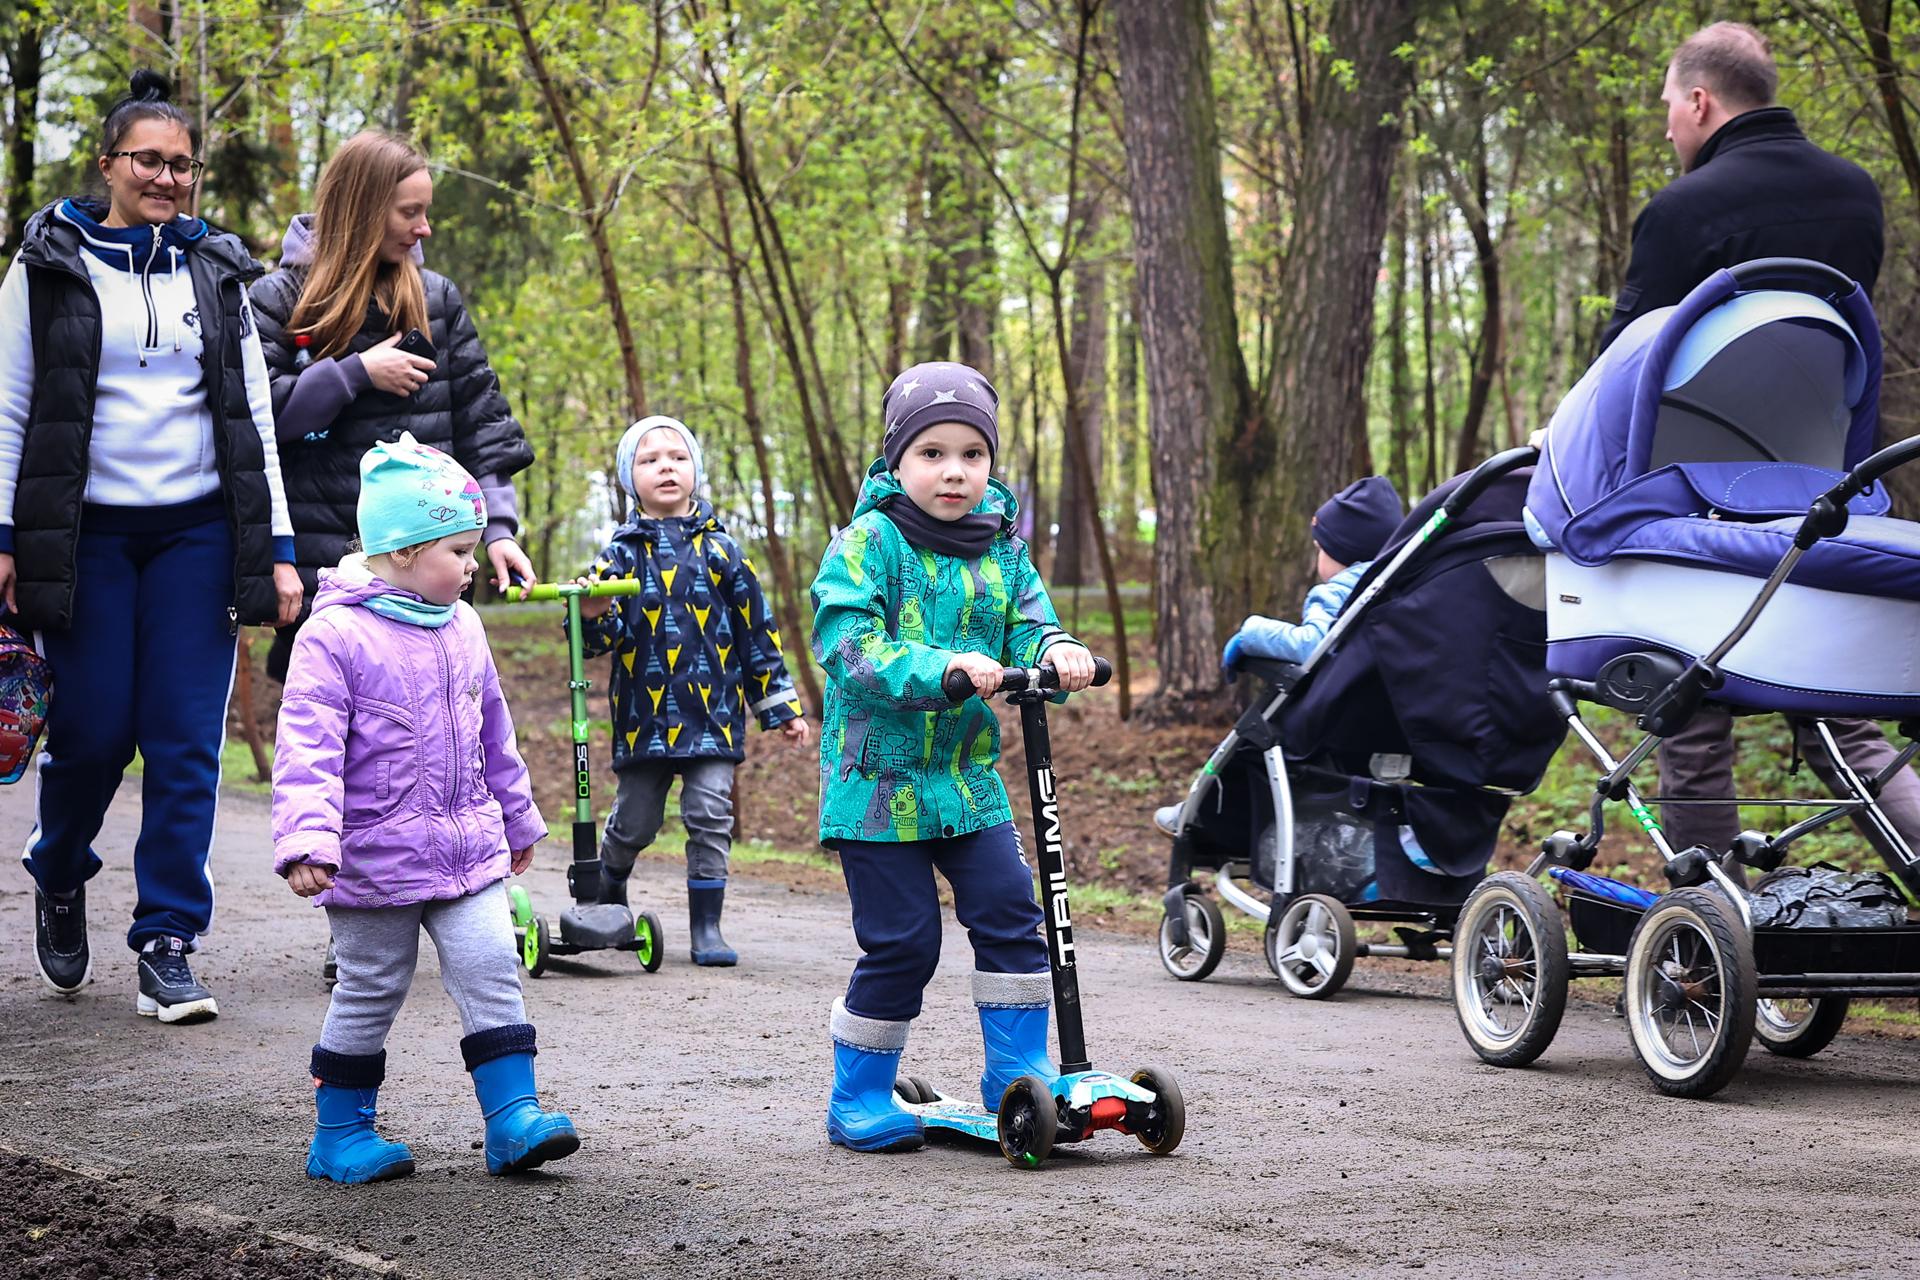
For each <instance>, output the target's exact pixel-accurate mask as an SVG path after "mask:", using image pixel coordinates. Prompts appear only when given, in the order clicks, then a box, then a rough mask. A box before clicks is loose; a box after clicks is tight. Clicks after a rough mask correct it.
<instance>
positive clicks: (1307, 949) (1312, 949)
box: [1161, 449, 1565, 996]
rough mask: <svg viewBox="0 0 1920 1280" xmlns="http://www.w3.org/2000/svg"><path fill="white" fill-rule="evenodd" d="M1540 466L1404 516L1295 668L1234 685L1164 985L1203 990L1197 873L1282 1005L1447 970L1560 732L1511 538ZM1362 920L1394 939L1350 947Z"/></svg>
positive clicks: (1207, 909)
mask: <svg viewBox="0 0 1920 1280" xmlns="http://www.w3.org/2000/svg"><path fill="white" fill-rule="evenodd" d="M1536 456H1537V454H1536V452H1535V451H1534V450H1532V449H1518V450H1513V451H1511V452H1509V453H1506V454H1502V455H1500V456H1499V457H1497V458H1494V459H1491V460H1489V461H1488V462H1487V463H1484V464H1482V466H1480V467H1479V468H1477V469H1476V470H1475V471H1473V472H1471V473H1469V474H1468V475H1466V476H1462V477H1457V478H1456V479H1454V480H1452V481H1449V482H1448V483H1447V484H1445V485H1443V486H1441V487H1440V488H1439V489H1437V490H1436V491H1435V492H1434V493H1432V494H1430V495H1429V496H1428V497H1427V498H1426V500H1424V501H1423V502H1422V503H1420V504H1419V505H1418V506H1416V507H1415V509H1414V511H1413V512H1412V514H1410V515H1409V516H1408V517H1407V519H1406V520H1405V521H1404V522H1403V523H1402V525H1401V526H1400V529H1399V530H1398V531H1397V532H1396V533H1395V535H1394V537H1393V538H1392V539H1391V540H1390V541H1389V543H1388V545H1387V548H1386V549H1385V550H1384V551H1383V552H1382V554H1381V556H1380V558H1379V559H1378V560H1377V561H1375V563H1374V566H1373V568H1372V569H1371V570H1369V572H1368V573H1367V574H1366V575H1365V576H1364V577H1363V578H1362V579H1361V581H1360V582H1359V584H1358V585H1357V586H1356V589H1355V591H1354V594H1353V596H1352V597H1351V598H1350V600H1349V601H1348V604H1347V607H1346V608H1345V609H1344V610H1343V611H1342V612H1341V615H1340V617H1339V618H1338V619H1337V620H1336V622H1335V625H1334V627H1333V629H1332V630H1331V631H1330V632H1329V634H1328V635H1327V637H1326V639H1325V640H1324V641H1323V642H1322V643H1321V645H1320V646H1319V647H1318V648H1317V649H1316V650H1315V652H1314V653H1313V654H1311V655H1310V656H1309V658H1308V660H1307V662H1306V663H1304V664H1301V665H1294V664H1288V663H1273V662H1258V661H1256V662H1250V663H1247V664H1244V665H1245V667H1246V670H1247V672H1248V674H1251V675H1253V676H1255V677H1256V679H1258V680H1259V682H1260V686H1261V688H1260V692H1259V693H1258V694H1257V696H1256V697H1255V699H1254V701H1253V703H1252V704H1251V705H1250V706H1249V707H1248V708H1247V710H1246V712H1245V713H1244V714H1243V715H1242V716H1241V718H1240V720H1239V722H1238V723H1237V724H1236V725H1235V726H1234V728H1233V730H1232V732H1230V733H1229V734H1228V735H1227V737H1226V738H1225V739H1224V740H1223V741H1222V742H1221V744H1220V745H1219V746H1218V747H1217V748H1216V749H1215V750H1214V752H1213V754H1212V756H1211V757H1210V758H1209V760H1208V761H1207V763H1206V765H1205V766H1204V767H1203V768H1202V769H1201V771H1200V773H1199V775H1198V776H1197V777H1196V778H1195V780H1194V783H1193V785H1192V787H1191V788H1190V789H1189V791H1188V794H1187V797H1186V800H1185V802H1184V803H1183V804H1182V805H1181V807H1180V817H1179V820H1178V822H1177V823H1176V833H1175V835H1174V839H1173V849H1172V853H1171V856H1170V861H1169V868H1168V883H1169V885H1170V888H1169V891H1168V893H1167V896H1166V900H1165V907H1166V918H1165V920H1164V922H1163V925H1162V929H1161V959H1162V962H1163V963H1164V964H1165V965H1166V967H1167V969H1168V971H1169V972H1171V973H1172V974H1174V976H1176V977H1179V978H1183V979H1187V980H1195V979H1198V978H1204V977H1205V976H1207V974H1208V973H1210V972H1212V969H1213V967H1214V965H1215V964H1217V963H1218V961H1219V958H1220V954H1221V951H1222V950H1223V949H1224V946H1225V935H1224V929H1223V927H1222V924H1221V918H1220V914H1219V908H1218V907H1217V906H1216V905H1214V903H1213V902H1212V900H1211V899H1210V898H1208V897H1207V895H1206V894H1205V893H1204V891H1203V890H1202V889H1201V888H1200V887H1199V886H1198V885H1196V884H1195V883H1194V881H1193V879H1192V873H1193V870H1194V868H1196V867H1205V868H1212V869H1214V870H1215V872H1216V875H1215V879H1214V884H1215V887H1216V889H1217V890H1218V892H1219V894H1220V896H1221V897H1222V898H1223V899H1225V900H1226V901H1227V902H1228V903H1230V904H1231V905H1233V906H1235V907H1237V908H1238V909H1240V910H1242V911H1245V912H1246V913H1248V914H1250V915H1252V916H1254V917H1255V918H1257V919H1263V920H1265V921H1266V923H1267V959H1268V963H1269V964H1270V965H1272V967H1273V969H1274V972H1275V974H1276V975H1277V976H1279V977H1280V979H1281V980H1282V982H1283V983H1284V984H1285V985H1286V986H1287V988H1288V989H1289V990H1290V991H1292V992H1294V993H1295V994H1298V995H1303V996H1325V995H1330V994H1332V993H1333V992H1334V991H1336V990H1338V989H1339V987H1340V985H1341V984H1342V983H1343V982H1344V981H1345V979H1346V976H1347V974H1348V972H1349V971H1350V969H1351V966H1352V963H1353V960H1354V958H1355V957H1356V956H1357V955H1368V954H1371V955H1382V954H1391V955H1401V956H1411V957H1414V958H1424V959H1441V958H1444V957H1445V956H1446V954H1447V949H1446V947H1445V946H1444V939H1445V936H1446V928H1447V926H1448V925H1449V924H1451V921H1452V918H1453V915H1454V913H1455V912H1456V911H1457V909H1458V907H1459V905H1460V903H1461V902H1462V901H1463V900H1464V899H1465V897H1466V896H1467V894H1468V893H1469V892H1470V891H1471V890H1472V889H1473V887H1474V886H1475V885H1476V884H1478V883H1479V882H1480V879H1481V878H1482V877H1483V876H1484V875H1485V873H1486V867H1487V862H1488V860H1489V858H1490V857H1491V856H1492V853H1493V850H1494V846H1495V844H1496V843H1497V841H1498V838H1499V832H1500V824H1501V821H1502V819H1503V818H1504V817H1505V816H1506V812H1507V808H1508V805H1509V804H1510V802H1511V800H1512V798H1513V797H1514V796H1515V795H1518V794H1522V793H1524V792H1527V791H1529V790H1531V789H1532V788H1533V787H1534V786H1535V785H1537V784H1538V782H1539V780H1540V776H1541V774H1542V773H1543V772H1544V771H1545V769H1546V766H1547V762H1548V761H1549V760H1550V759H1551V758H1552V756H1553V753H1554V751H1555V750H1556V748H1557V747H1558V746H1559V743H1560V741H1561V738H1562V736H1563V735H1564V733H1565V725H1564V723H1563V722H1562V720H1561V718H1560V717H1559V716H1558V715H1557V714H1556V713H1555V711H1554V708H1553V705H1552V703H1551V702H1550V701H1549V700H1548V699H1547V697H1546V692H1545V686H1546V678H1547V677H1546V674H1545V671H1544V669H1543V663H1544V660H1545V638H1546V634H1545V613H1544V611H1543V610H1544V601H1543V600H1542V599H1541V592H1542V589H1543V587H1542V584H1543V574H1542V562H1541V557H1540V553H1539V549H1538V548H1537V547H1536V546H1535V545H1534V544H1533V542H1532V541H1531V540H1530V539H1529V537H1528V535H1527V532H1526V529H1525V526H1524V524H1523V523H1522V521H1521V507H1522V501H1523V498H1524V495H1525V492H1526V487H1527V481H1528V476H1529V474H1530V472H1529V471H1528V469H1527V468H1528V467H1529V466H1530V464H1531V463H1532V462H1533V461H1534V459H1535V457H1536ZM1241 880H1251V881H1252V883H1253V884H1254V885H1255V886H1257V887H1258V888H1259V889H1262V890H1265V891H1266V893H1267V894H1268V895H1269V896H1270V899H1271V905H1269V903H1267V902H1262V901H1261V900H1260V898H1258V897H1256V896H1255V895H1254V894H1253V893H1251V892H1249V891H1248V890H1247V889H1245V888H1243V887H1242V886H1241V884H1240V883H1239V881H1241ZM1356 918H1358V919H1363V920H1372V921H1389V922H1400V923H1402V924H1403V925H1405V926H1406V927H1404V928H1402V929H1401V931H1400V937H1401V941H1400V942H1398V943H1396V944H1391V945H1388V946H1384V947H1383V946H1380V945H1377V944H1376V945H1370V944H1362V943H1358V942H1357V941H1356V939H1355V931H1354V925H1353V921H1354V919H1356Z"/></svg>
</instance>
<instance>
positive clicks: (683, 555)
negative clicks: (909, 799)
mask: <svg viewBox="0 0 1920 1280" xmlns="http://www.w3.org/2000/svg"><path fill="white" fill-rule="evenodd" d="M614 465H615V468H616V470H617V473H618V475H619V477H620V483H621V485H622V486H623V487H624V488H625V489H626V491H627V493H628V494H629V495H630V496H631V497H632V498H633V500H634V511H633V515H632V516H631V517H630V518H629V519H628V520H627V522H626V523H625V524H623V525H621V526H620V528H619V529H618V530H617V531H616V532H615V533H614V535H613V541H612V542H610V543H608V544H607V546H606V547H605V548H604V549H603V550H602V551H601V552H600V554H599V555H598V556H597V557H596V558H595V560H594V565H593V571H592V574H591V578H598V579H609V578H638V579H639V580H640V581H641V582H643V583H644V584H645V589H644V590H643V591H642V592H641V593H640V594H639V595H637V596H599V597H595V596H588V597H585V598H583V599H582V600H581V601H580V614H581V617H582V619H583V620H584V623H585V625H584V632H585V640H586V652H587V654H588V655H589V656H593V655H597V654H602V653H606V652H607V651H608V650H612V651H613V655H614V661H613V679H612V680H611V682H610V683H611V687H612V700H613V768H614V772H615V773H616V774H617V775H618V776H619V780H620V786H619V793H618V795H617V796H616V797H615V799H614V802H613V813H612V815H611V816H609V817H608V819H607V830H606V834H605V835H604V836H603V837H602V839H601V843H600V860H601V867H602V873H601V874H602V876H603V881H604V882H603V884H602V898H603V900H605V901H607V902H618V903H621V904H622V905H625V903H626V901H627V877H628V876H629V875H631V874H632V872H633V861H634V858H635V857H636V856H637V855H638V854H639V852H640V850H642V849H644V848H646V847H647V846H648V845H650V844H652V843H653V838H654V837H655V836H656V835H658V834H659V831H660V824H661V822H662V821H663V820H664V819H665V817H666V804H667V791H668V790H669V789H670V788H671V787H672V786H673V779H674V778H675V776H676V775H677V776H678V777H679V778H680V818H681V820H682V821H683V822H685V823H686V827H687V915H688V920H689V922H690V933H691V937H692V942H693V945H692V952H693V962H694V963H695V964H702V965H730V964H735V963H737V962H738V960H739V956H738V954H737V953H736V952H735V951H734V950H733V948H731V947H729V946H728V945H727V943H726V939H724V938H723V937H721V936H720V910H721V906H722V905H723V903H724V902H725V899H726V890H727V853H728V850H729V848H730V846H731V843H732V832H733V771H734V766H735V765H736V764H738V763H739V762H740V761H741V760H742V759H744V758H745V756H746V751H745V747H746V731H747V716H748V714H749V713H751V714H753V715H754V716H757V717H758V718H759V720H760V725H761V727H762V728H764V729H773V728H775V727H778V728H779V729H780V730H781V732H782V733H784V734H785V735H786V738H787V741H788V742H789V743H790V744H792V745H793V746H795V747H799V748H804V747H805V746H806V745H807V742H808V740H809V738H810V737H811V736H812V730H811V729H810V728H809V727H808V725H807V721H806V717H805V712H804V710H803V708H802V707H801V705H800V700H799V698H798V697H796V696H795V694H794V691H793V681H792V680H791V679H789V678H788V676H787V668H786V663H785V661H784V660H783V659H782V658H781V653H780V631H779V629H778V628H777V627H775V626H774V622H773V612H772V610H771V609H769V608H768V607H767V601H766V597H765V596H764V595H762V594H761V591H760V580H759V579H758V578H757V577H756V576H755V574H754V571H753V563H752V562H751V561H750V560H748V559H747V558H746V556H745V555H744V554H743V553H742V552H741V550H740V544H739V543H737V542H735V541H734V540H733V539H732V538H730V537H728V536H727V533H726V531H725V530H723V529H722V528H721V527H720V522H719V520H718V519H716V518H715V516H714V514H713V505H712V504H711V503H709V502H708V501H707V500H706V499H704V498H701V497H699V496H698V491H699V490H700V488H701V487H702V484H703V482H704V480H705V474H704V472H705V468H704V465H703V462H702V459H701V452H700V442H699V441H698V440H696V439H694V435H693V432H692V431H691V430H689V429H688V428H687V426H686V424H685V423H682V422H680V421H678V420H677V419H674V418H666V417H651V418H642V419H641V420H640V421H639V422H636V423H634V424H633V425H632V426H631V427H628V428H627V433H626V435H624V436H622V437H621V439H620V448H619V450H618V452H617V453H616V455H615V463H614ZM591 578H581V579H580V581H581V582H583V583H584V582H587V581H590V580H591Z"/></svg>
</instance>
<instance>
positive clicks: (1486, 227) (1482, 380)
mask: <svg viewBox="0 0 1920 1280" xmlns="http://www.w3.org/2000/svg"><path fill="white" fill-rule="evenodd" d="M1484 128H1485V122H1484V119H1483V120H1481V121H1479V122H1477V124H1476V129H1477V130H1483V129H1484ZM1473 179H1474V189H1473V191H1472V193H1471V196H1472V198H1471V199H1466V200H1461V201H1459V202H1458V203H1459V205H1460V211H1461V213H1462V214H1463V215H1464V216H1465V218H1466V220H1467V229H1468V232H1469V233H1470V234H1471V235H1472V236H1473V258H1474V263H1475V265H1476V266H1477V267H1478V268H1479V271H1480V335H1479V337H1478V338H1477V339H1475V341H1474V344H1473V372H1472V375H1471V378H1470V380H1469V382H1468V384H1467V411H1466V413H1465V414H1464V415H1463V416H1462V418H1461V420H1460V435H1459V439H1458V443H1457V445H1456V447H1455V449H1454V454H1453V469H1454V471H1455V472H1461V471H1465V470H1466V469H1467V468H1468V467H1471V466H1472V465H1473V464H1474V463H1476V462H1478V461H1480V455H1481V453H1482V452H1483V450H1482V449H1481V447H1480V428H1481V426H1482V425H1483V423H1484V422H1485V419H1486V413H1487V401H1488V399H1489V398H1490V397H1491V395H1492V393H1493V378H1494V374H1495V373H1496V372H1497V371H1498V370H1499V368H1500V361H1501V356H1502V352H1501V349H1500V347H1501V338H1502V336H1503V333H1502V328H1501V315H1500V302H1501V299H1500V289H1501V284H1500V251H1499V246H1497V245H1496V244H1494V242H1493V227H1492V226H1491V224H1490V223H1489V221H1488V215H1487V149H1486V139H1485V136H1484V134H1480V135H1478V136H1476V137H1475V139H1474V158H1473Z"/></svg>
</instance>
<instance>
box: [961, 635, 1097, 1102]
mask: <svg viewBox="0 0 1920 1280" xmlns="http://www.w3.org/2000/svg"><path fill="white" fill-rule="evenodd" d="M1112 678H1113V668H1112V666H1111V665H1109V664H1108V662H1107V660H1106V659H1105V658H1095V659H1094V660H1093V683H1094V684H1096V685H1102V684H1105V683H1107V681H1109V680H1111V679H1112ZM942 687H943V688H944V689H945V691H946V694H947V696H948V697H949V698H952V699H953V701H955V702H965V701H966V700H967V698H968V697H969V696H971V695H972V693H973V682H972V681H971V680H969V679H968V678H967V675H966V673H965V672H963V671H952V672H949V673H948V674H947V678H946V680H945V681H944V682H943V686H942ZM1000 688H1001V690H1002V691H1004V692H1006V693H1007V694H1008V698H1007V701H1008V702H1010V703H1012V704H1014V705H1015V706H1017V707H1019V708H1020V734H1021V737H1022V738H1023V739H1024V740H1025V743H1026V752H1027V787H1028V789H1029V792H1030V794H1031V795H1032V798H1033V833H1034V839H1035V842H1036V846H1037V853H1036V857H1037V859H1038V861H1039V864H1040V910H1041V914H1042V915H1043V916H1044V917H1045V919H1046V924H1047V959H1048V967H1049V968H1050V969H1051V970H1052V971H1053V1009H1054V1023H1055V1025H1056V1026H1057V1027H1058V1029H1059V1035H1060V1071H1061V1073H1062V1074H1063V1075H1072V1074H1074V1073H1076V1072H1081V1071H1089V1070H1091V1069H1092V1066H1093V1064H1092V1063H1090V1062H1089V1061H1088V1060H1087V1033H1086V1027H1085V1024H1084V1023H1083V1022H1082V1021H1081V1018H1080V976H1079V970H1078V967H1077V966H1076V964H1075V961H1074V952H1073V911H1072V908H1071V907H1070V906H1069V904H1068V901H1067V859H1066V850H1065V848H1064V846H1063V844H1062V842H1061V839H1060V801H1059V797H1058V795H1057V793H1056V792H1055V789H1054V782H1053V740H1052V738H1051V736H1050V735H1049V734H1048V732H1047V697H1048V695H1049V694H1051V693H1055V692H1058V690H1059V688H1060V678H1059V675H1058V674H1057V673H1056V672H1055V671H1054V669H1053V668H1052V667H1051V666H1043V667H1040V668H1038V669H1037V670H1033V671H1029V670H1026V669H1024V668H1020V667H1008V668H1006V669H1005V670H1003V671H1002V672H1001V673H1000ZM956 695H957V696H956Z"/></svg>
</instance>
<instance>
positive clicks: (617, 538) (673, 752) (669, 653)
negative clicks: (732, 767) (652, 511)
mask: <svg viewBox="0 0 1920 1280" xmlns="http://www.w3.org/2000/svg"><path fill="white" fill-rule="evenodd" d="M590 576H592V577H594V578H601V579H610V578H638V579H640V581H641V582H642V583H643V584H644V589H643V590H642V592H641V593H640V594H639V595H637V596H614V597H613V608H612V609H610V610H608V611H607V612H606V613H604V614H602V615H601V616H600V617H598V618H589V619H586V620H585V621H584V622H583V623H582V625H581V635H582V639H583V640H584V641H585V642H586V653H587V655H588V656H589V657H593V656H596V655H598V654H602V653H605V652H607V651H608V650H609V649H611V650H612V651H613V655H614V658H613V679H612V681H611V682H610V691H609V695H610V697H611V699H612V703H613V767H614V768H615V769H620V768H624V767H626V766H628V765H632V764H638V763H640V762H641V761H645V760H687V759H696V758H720V759H727V760H741V759H744V758H745V756H746V750H745V748H746V734H747V725H748V723H749V717H757V718H758V719H759V721H760V724H761V727H763V728H767V729H772V728H774V727H775V726H777V725H780V724H784V723H785V722H787V721H788V720H791V719H793V718H794V717H795V716H798V715H799V714H800V712H801V708H800V701H799V699H798V698H797V697H795V696H794V692H793V681H792V680H791V679H789V678H788V676H787V667H786V661H785V659H784V658H783V657H782V656H781V652H780V629H779V628H778V627H777V626H775V625H774V621H773V611H772V609H770V608H769V607H768V605H767V600H766V596H765V595H764V594H762V592H761V590H760V579H759V577H758V575H757V574H755V572H754V568H753V561H751V560H749V559H747V557H746V553H745V552H743V551H742V550H741V549H740V544H739V543H737V542H735V541H734V540H733V539H732V538H731V537H729V536H728V535H727V532H726V530H725V529H723V528H722V527H721V525H720V521H719V520H718V519H717V518H716V517H715V516H714V514H713V506H712V504H711V503H709V502H707V501H706V499H704V498H696V499H694V509H693V514H691V515H686V516H671V517H667V518H665V519H653V518H650V517H647V516H643V515H641V514H639V513H638V511H637V510H636V512H635V514H634V516H633V518H631V519H629V520H628V521H627V522H626V523H625V524H623V525H621V526H620V528H619V529H618V530H616V531H615V532H614V535H613V541H612V542H610V543H608V544H607V546H606V547H605V548H604V549H602V551H601V552H600V554H599V555H598V556H596V557H595V558H594V562H593V569H592V570H591V573H590Z"/></svg>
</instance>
